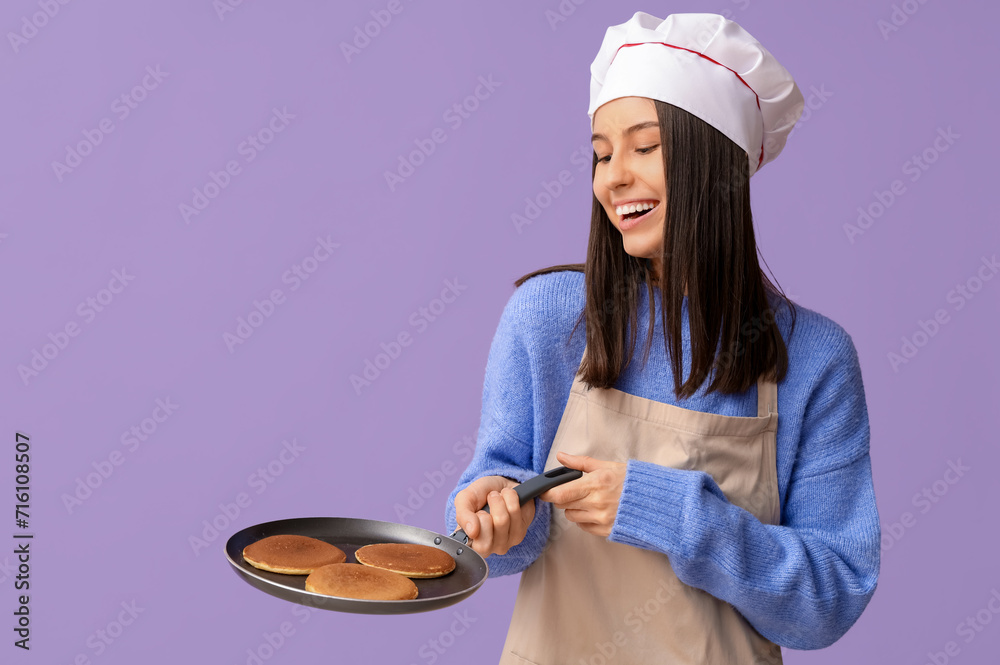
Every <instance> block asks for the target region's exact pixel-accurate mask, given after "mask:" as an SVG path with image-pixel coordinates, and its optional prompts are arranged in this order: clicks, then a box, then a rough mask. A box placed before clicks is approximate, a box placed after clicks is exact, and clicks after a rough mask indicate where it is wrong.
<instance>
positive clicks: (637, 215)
mask: <svg viewBox="0 0 1000 665" xmlns="http://www.w3.org/2000/svg"><path fill="white" fill-rule="evenodd" d="M659 209H660V204H659V203H657V204H656V205H655V206H653V207H652V208H650V209H649V210H643V211H641V212H629V213H625V214H624V215H622V216H621V217H620V219H621V228H622V230H623V231H627V230H628V229H630V228H632V227H634V226H637V225H639V224H641V223H642V222H643V221H645V219H646V218H647V217H649V216H650V215H651V214H653V213H654V212H656V211H657V210H659Z"/></svg>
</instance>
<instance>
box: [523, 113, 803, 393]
mask: <svg viewBox="0 0 1000 665" xmlns="http://www.w3.org/2000/svg"><path fill="white" fill-rule="evenodd" d="M653 102H654V104H655V106H656V115H657V118H658V120H659V122H660V144H661V146H662V148H661V150H660V152H661V154H662V155H663V169H664V173H665V174H666V190H667V200H666V202H665V204H666V208H665V210H666V223H665V224H664V229H663V247H664V253H663V255H662V256H661V257H660V265H659V270H658V273H659V275H661V276H662V277H663V279H661V280H660V284H659V288H660V293H661V295H662V300H661V302H662V303H663V307H662V311H661V318H662V321H663V330H664V333H665V336H664V340H663V343H664V349H665V350H666V352H667V354H668V355H669V357H670V362H671V368H672V370H673V375H674V393H675V395H677V397H678V399H683V398H686V397H689V396H691V395H693V394H694V393H695V392H696V391H697V390H698V388H699V387H700V386H701V384H702V383H704V381H705V379H706V378H707V377H708V375H709V373H710V372H711V371H712V370H713V369H714V370H715V375H714V378H713V380H712V382H711V384H709V386H708V388H707V389H706V392H708V393H710V392H712V391H719V392H720V393H723V394H731V393H742V392H745V391H747V390H749V388H750V386H752V385H753V384H754V383H756V381H757V378H758V377H760V376H762V375H764V376H766V378H769V379H771V380H774V381H780V380H782V379H783V378H784V377H785V374H786V373H787V371H788V351H787V348H786V346H785V342H784V340H783V339H782V337H781V332H780V331H779V330H778V326H777V324H776V321H775V315H774V311H773V310H772V308H771V303H770V302H769V296H770V295H772V294H773V295H778V296H780V297H781V298H783V299H784V300H785V301H786V302H787V303H788V306H789V308H790V309H791V311H792V328H791V329H792V330H793V331H794V329H795V308H794V306H793V305H792V302H791V301H790V300H789V299H788V297H787V296H785V294H784V292H782V291H781V290H780V289H779V288H778V287H777V286H775V284H774V283H772V282H771V280H770V279H768V277H767V275H765V274H764V271H763V270H762V269H761V267H760V262H759V261H758V249H757V242H756V240H755V238H754V232H753V216H752V213H751V210H750V175H749V174H750V168H749V164H748V161H747V154H746V152H744V151H743V149H742V148H740V147H739V146H737V145H736V144H735V143H733V141H731V140H730V139H729V138H728V137H727V136H725V135H724V134H722V133H721V132H720V131H718V130H717V129H715V128H714V127H712V126H711V125H709V124H708V123H706V122H704V121H703V120H701V119H700V118H698V117H696V116H694V115H692V114H690V113H688V112H687V111H684V110H683V109H680V108H678V107H676V106H674V105H672V104H667V103H665V102H661V101H659V100H653ZM596 170H597V154H596V153H595V154H594V156H593V164H592V166H591V181H593V178H594V174H595V173H596ZM765 265H766V262H765ZM560 270H575V271H579V272H583V273H584V283H585V286H586V301H585V305H584V309H583V311H582V312H580V316H579V318H578V319H577V321H576V325H574V326H573V331H572V332H571V333H570V337H572V336H573V332H575V331H576V328H577V326H579V325H580V322H581V321H583V320H586V331H587V353H586V357H585V358H584V360H583V362H582V363H581V366H580V377H581V381H583V382H584V383H586V384H587V385H588V386H590V387H594V386H596V387H599V388H611V387H614V385H615V382H616V381H617V380H618V376H619V375H620V374H621V372H623V371H624V370H625V368H626V367H628V364H629V362H630V361H631V358H632V355H633V353H634V351H635V344H636V339H637V335H636V327H637V325H638V311H637V310H638V306H639V298H640V289H641V288H643V287H644V286H645V288H646V289H647V293H648V295H649V304H650V319H649V333H648V334H647V336H646V345H645V351H644V355H643V361H642V362H643V366H645V363H646V360H647V358H648V357H649V350H650V347H651V344H652V337H653V316H655V313H654V310H655V306H654V300H653V288H654V287H653V280H652V276H651V272H650V265H649V260H647V259H643V258H637V257H634V256H632V255H630V254H628V253H627V252H626V251H625V249H624V248H623V246H622V240H621V234H620V233H619V232H618V230H617V229H616V228H615V227H614V225H612V223H611V220H610V219H608V215H607V213H606V212H605V210H604V207H603V206H602V205H601V203H600V201H598V199H597V197H596V196H594V197H593V205H592V212H591V217H590V242H589V245H588V247H587V262H586V263H573V264H563V265H557V266H552V267H549V268H543V269H541V270H536V271H534V272H531V273H528V274H527V275H524V276H523V277H521V278H520V279H517V280H516V281H515V282H514V286H515V287H518V286H520V285H521V284H523V283H524V282H525V281H526V280H528V279H530V278H532V277H534V276H536V275H542V274H545V273H550V272H556V271H560ZM685 285H687V290H688V318H689V327H690V332H691V354H692V360H691V374H690V376H689V377H688V379H687V381H685V382H684V384H683V385H681V378H682V376H683V367H684V365H683V358H682V355H681V354H682V353H683V341H682V336H681V335H682V333H681V331H682V321H681V314H682V306H683V298H684V288H685ZM626 330H627V331H628V335H627V339H626ZM790 335H791V333H789V336H790ZM720 336H721V346H720ZM568 343H569V340H567V344H568ZM626 344H627V346H628V349H627V351H626ZM717 351H719V352H718V353H717Z"/></svg>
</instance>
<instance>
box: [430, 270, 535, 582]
mask: <svg viewBox="0 0 1000 665" xmlns="http://www.w3.org/2000/svg"><path fill="white" fill-rule="evenodd" d="M520 291H521V290H520V289H519V290H518V291H515V292H514V295H513V296H512V297H511V299H510V300H509V301H508V303H507V306H506V307H505V308H504V311H503V314H502V315H501V317H500V324H499V325H498V327H497V331H496V334H495V335H494V337H493V342H492V344H491V346H490V352H489V356H488V358H487V361H486V377H485V380H484V382H483V401H482V412H481V416H480V425H479V431H478V434H477V436H476V450H475V453H474V454H473V456H472V459H471V460H470V461H469V466H468V467H467V468H466V469H465V471H464V472H463V473H462V475H461V476H460V477H459V479H458V484H457V486H456V487H455V488H454V489H453V490H452V491H451V494H450V495H449V496H448V501H447V504H446V506H445V524H446V525H447V528H448V533H451V532H453V531H454V530H455V529H456V528H457V525H456V521H455V496H456V495H457V494H458V493H459V492H460V491H462V490H463V489H465V488H466V487H468V486H469V485H470V484H471V483H472V482H473V481H474V480H476V479H478V478H482V477H483V476H506V477H507V478H511V479H513V480H516V481H518V482H524V481H525V480H527V479H528V478H531V477H533V476H535V475H537V474H538V473H541V472H542V470H543V468H542V467H544V465H545V460H544V459H542V460H541V461H539V460H537V459H535V457H536V456H535V454H534V444H533V440H534V426H533V422H534V418H533V415H534V409H533V397H532V395H533V393H532V390H533V387H534V386H533V385H532V368H531V361H530V357H529V354H528V350H527V348H526V347H525V344H524V340H523V337H522V336H521V334H520V332H519V326H518V325H517V318H516V317H517V314H518V308H519V306H520V305H519V302H518V301H519V300H520V298H519V297H518V296H519V295H520ZM536 467H538V469H537V471H536V470H535V468H536ZM534 502H535V517H534V519H533V520H532V522H531V524H530V525H529V527H528V532H527V534H526V535H525V537H524V540H523V541H521V542H520V543H519V544H517V545H515V546H514V547H511V548H510V549H509V550H507V553H506V554H504V555H498V554H491V555H490V556H488V557H487V558H486V564H487V565H488V566H489V569H490V572H489V574H490V577H499V576H501V575H512V574H514V573H519V572H521V571H523V570H524V569H525V568H527V567H528V566H529V565H531V563H532V562H534V560H535V559H537V558H538V555H539V554H541V552H542V548H543V547H544V546H545V542H546V540H548V535H549V518H550V514H551V508H550V506H549V504H548V503H546V502H544V501H541V500H539V499H535V500H534ZM462 526H463V528H464V525H462Z"/></svg>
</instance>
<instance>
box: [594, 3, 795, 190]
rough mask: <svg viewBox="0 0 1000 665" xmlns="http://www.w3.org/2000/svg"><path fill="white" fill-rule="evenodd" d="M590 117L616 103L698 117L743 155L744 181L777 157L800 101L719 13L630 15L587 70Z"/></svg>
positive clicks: (774, 65) (782, 72) (760, 51)
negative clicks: (652, 103)
mask: <svg viewBox="0 0 1000 665" xmlns="http://www.w3.org/2000/svg"><path fill="white" fill-rule="evenodd" d="M590 73H591V79H590V109H589V110H588V111H587V113H588V115H589V116H590V127H591V131H593V128H594V113H595V112H596V111H597V109H598V108H599V107H600V106H601V105H602V104H605V103H607V102H610V101H611V100H613V99H618V98H619V97H648V98H650V99H658V100H660V101H663V102H667V103H669V104H673V105H674V106H678V107H680V108H682V109H684V110H685V111H688V112H689V113H691V114H693V115H695V116H697V117H698V118H701V119H702V120H704V121H705V122H707V123H708V124H710V125H712V126H713V127H715V128H716V129H718V130H719V131H720V132H722V133H723V134H725V135H726V136H728V137H729V138H730V139H731V140H732V141H733V142H734V143H736V145H738V146H740V147H741V148H743V150H744V151H746V153H747V156H748V158H749V163H750V175H751V176H752V175H753V174H754V173H756V172H757V171H758V170H760V168H761V167H762V166H764V164H767V163H768V162H770V161H772V160H773V159H774V158H775V157H777V156H778V155H779V154H780V153H781V150H782V149H783V148H784V147H785V140H786V139H787V138H788V134H789V132H791V131H792V128H793V127H794V126H795V123H796V122H797V121H798V119H799V117H800V116H801V115H802V110H803V108H804V106H805V102H804V100H803V97H802V93H801V92H800V91H799V88H798V86H797V85H795V81H794V80H793V79H792V75H791V74H789V73H788V71H787V70H786V69H785V68H784V67H782V66H781V64H780V63H779V62H778V61H777V60H776V59H775V58H774V56H773V55H771V53H770V52H768V50H767V49H765V48H764V47H763V46H762V45H761V44H760V42H758V41H757V40H756V39H754V37H753V36H752V35H751V34H750V33H748V32H747V31H746V30H744V29H743V28H741V27H740V26H739V25H738V24H736V23H735V22H734V21H730V20H728V19H726V18H725V17H723V16H720V15H719V14H670V15H669V16H667V18H665V19H659V18H656V17H655V16H652V15H650V14H647V13H645V12H636V13H635V15H634V16H633V17H632V18H631V19H629V20H628V21H627V22H626V23H622V24H620V25H613V26H611V27H610V28H608V30H607V32H606V33H605V35H604V43H603V44H601V49H600V51H599V52H598V53H597V57H596V58H595V59H594V62H593V63H592V64H591V66H590Z"/></svg>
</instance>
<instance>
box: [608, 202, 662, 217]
mask: <svg viewBox="0 0 1000 665" xmlns="http://www.w3.org/2000/svg"><path fill="white" fill-rule="evenodd" d="M656 205H657V204H656V203H640V204H638V205H635V204H632V205H625V206H618V207H617V208H615V212H616V213H618V216H619V217H621V216H622V215H628V214H631V213H633V212H642V211H644V210H650V209H652V208H655V207H656Z"/></svg>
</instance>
